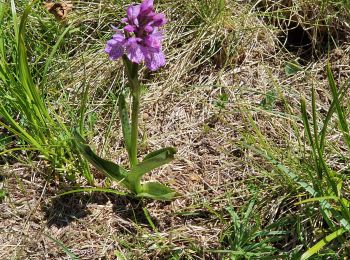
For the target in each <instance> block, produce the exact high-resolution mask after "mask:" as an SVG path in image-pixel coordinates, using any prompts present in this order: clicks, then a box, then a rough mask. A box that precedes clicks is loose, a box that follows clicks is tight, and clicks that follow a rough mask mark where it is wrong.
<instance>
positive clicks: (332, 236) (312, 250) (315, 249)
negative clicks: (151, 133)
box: [300, 228, 346, 260]
mask: <svg viewBox="0 0 350 260" xmlns="http://www.w3.org/2000/svg"><path fill="white" fill-rule="evenodd" d="M345 232H346V229H345V228H340V229H338V230H336V231H334V232H333V233H332V234H330V235H328V236H326V237H325V238H323V239H322V240H320V241H319V242H317V243H316V244H315V245H314V246H313V247H311V248H310V249H308V250H307V251H306V252H305V253H304V254H303V255H302V256H301V258H300V259H301V260H306V259H308V258H310V257H311V256H313V255H314V254H316V253H317V252H319V251H320V250H321V249H322V248H323V247H324V246H325V245H327V244H328V243H329V242H331V241H332V240H333V239H335V238H337V237H339V236H341V235H342V234H344V233H345Z"/></svg>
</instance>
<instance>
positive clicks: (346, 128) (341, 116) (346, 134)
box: [327, 64, 350, 149]
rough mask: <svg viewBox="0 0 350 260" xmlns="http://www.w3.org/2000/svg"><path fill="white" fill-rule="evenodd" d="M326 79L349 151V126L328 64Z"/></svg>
mask: <svg viewBox="0 0 350 260" xmlns="http://www.w3.org/2000/svg"><path fill="white" fill-rule="evenodd" d="M327 78H328V83H329V86H330V88H331V91H332V96H333V100H334V102H335V107H336V111H337V115H338V119H339V123H340V127H341V131H342V133H343V137H344V141H345V143H346V145H347V146H348V149H350V135H349V125H348V123H347V121H346V117H345V115H344V111H343V108H342V106H341V104H340V100H339V94H338V90H337V87H336V84H335V80H334V77H333V73H332V71H331V68H330V65H329V64H328V65H327Z"/></svg>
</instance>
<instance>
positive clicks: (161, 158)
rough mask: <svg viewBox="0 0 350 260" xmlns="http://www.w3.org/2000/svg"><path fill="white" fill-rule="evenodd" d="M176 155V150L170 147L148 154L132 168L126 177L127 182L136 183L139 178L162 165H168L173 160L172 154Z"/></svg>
mask: <svg viewBox="0 0 350 260" xmlns="http://www.w3.org/2000/svg"><path fill="white" fill-rule="evenodd" d="M175 153H176V150H175V149H174V148H172V147H168V148H164V149H160V150H158V151H155V152H151V153H150V154H148V155H147V156H146V157H145V159H144V160H143V161H142V162H141V163H139V164H138V165H136V166H135V167H133V168H132V169H131V171H130V173H129V175H128V180H129V182H130V183H136V182H138V181H139V180H140V179H141V177H142V176H143V175H144V174H146V173H148V172H150V171H152V170H154V169H156V168H158V167H160V166H162V165H164V164H167V163H169V162H170V161H172V160H173V159H174V154H175Z"/></svg>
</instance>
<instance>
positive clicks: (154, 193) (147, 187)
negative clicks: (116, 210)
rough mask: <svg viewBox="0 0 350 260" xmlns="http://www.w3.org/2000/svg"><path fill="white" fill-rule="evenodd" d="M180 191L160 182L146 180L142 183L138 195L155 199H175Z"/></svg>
mask: <svg viewBox="0 0 350 260" xmlns="http://www.w3.org/2000/svg"><path fill="white" fill-rule="evenodd" d="M177 195H178V193H177V192H176V191H174V190H173V189H170V188H168V187H167V186H165V185H163V184H160V183H159V182H146V183H144V184H142V185H141V192H140V193H138V194H137V197H144V198H150V199H154V200H164V201H169V200H173V199H174V198H175V196H177Z"/></svg>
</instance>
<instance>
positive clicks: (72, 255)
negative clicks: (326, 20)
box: [44, 233, 79, 260]
mask: <svg viewBox="0 0 350 260" xmlns="http://www.w3.org/2000/svg"><path fill="white" fill-rule="evenodd" d="M44 235H45V236H46V237H48V238H49V239H50V240H52V241H53V242H54V243H55V244H56V245H57V246H58V247H59V248H61V249H62V251H63V252H64V253H66V255H67V256H68V257H69V258H70V259H71V260H79V257H77V256H76V255H75V254H73V253H72V251H70V250H69V248H68V247H66V246H65V245H64V244H63V243H62V242H61V241H59V240H57V239H55V238H53V237H51V236H50V235H48V234H45V233H44Z"/></svg>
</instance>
